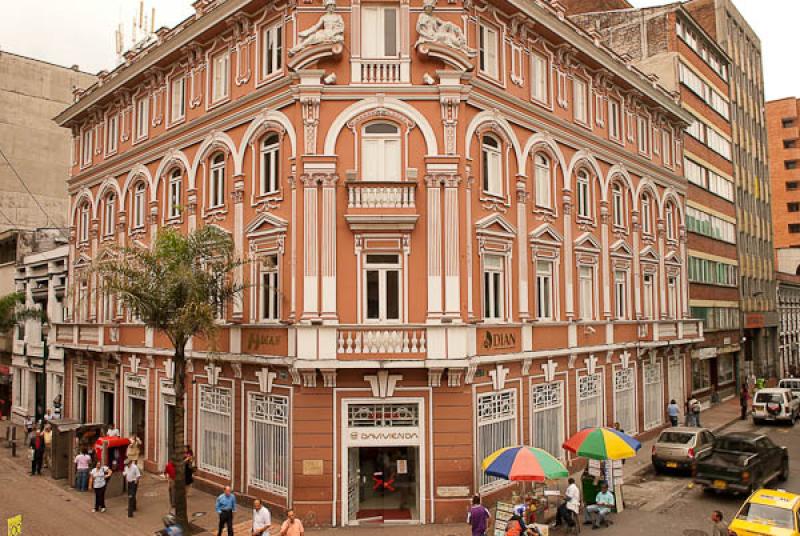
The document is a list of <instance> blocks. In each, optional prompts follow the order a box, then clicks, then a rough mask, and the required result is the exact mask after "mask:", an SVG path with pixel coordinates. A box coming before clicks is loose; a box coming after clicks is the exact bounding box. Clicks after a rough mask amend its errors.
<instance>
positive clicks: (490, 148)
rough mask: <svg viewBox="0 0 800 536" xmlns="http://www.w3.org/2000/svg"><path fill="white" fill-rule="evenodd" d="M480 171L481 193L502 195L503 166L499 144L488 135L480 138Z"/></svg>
mask: <svg viewBox="0 0 800 536" xmlns="http://www.w3.org/2000/svg"><path fill="white" fill-rule="evenodd" d="M481 160H482V162H481V166H482V168H481V171H482V175H483V191H484V192H486V193H488V194H492V195H503V166H502V159H501V158H500V142H499V141H498V140H497V138H495V137H494V136H489V135H488V134H487V135H485V136H483V137H482V138H481Z"/></svg>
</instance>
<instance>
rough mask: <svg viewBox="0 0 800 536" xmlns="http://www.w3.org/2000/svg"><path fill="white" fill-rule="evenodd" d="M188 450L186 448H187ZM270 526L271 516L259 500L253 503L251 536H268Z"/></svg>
mask: <svg viewBox="0 0 800 536" xmlns="http://www.w3.org/2000/svg"><path fill="white" fill-rule="evenodd" d="M187 448H188V447H187ZM271 526H272V515H271V514H270V513H269V510H268V509H267V507H266V506H264V505H263V504H262V503H261V500H260V499H256V500H255V501H253V536H262V535H264V534H266V535H267V536H269V528H270V527H271Z"/></svg>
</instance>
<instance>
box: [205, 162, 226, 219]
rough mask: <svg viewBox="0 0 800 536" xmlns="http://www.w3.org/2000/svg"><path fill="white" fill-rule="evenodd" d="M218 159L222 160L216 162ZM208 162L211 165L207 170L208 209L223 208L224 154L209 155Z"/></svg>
mask: <svg viewBox="0 0 800 536" xmlns="http://www.w3.org/2000/svg"><path fill="white" fill-rule="evenodd" d="M218 157H222V160H221V161H217V159H218ZM209 162H210V164H211V165H210V167H209V170H208V208H210V209H212V208H220V207H224V206H225V165H226V163H227V158H226V157H225V154H224V153H216V154H214V155H211V158H210V159H209Z"/></svg>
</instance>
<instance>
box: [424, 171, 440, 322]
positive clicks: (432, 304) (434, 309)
mask: <svg viewBox="0 0 800 536" xmlns="http://www.w3.org/2000/svg"><path fill="white" fill-rule="evenodd" d="M425 185H426V187H427V197H428V214H427V216H428V237H427V238H428V319H429V320H430V319H433V318H440V317H441V316H442V213H441V181H440V179H439V177H436V176H433V175H428V176H426V177H425Z"/></svg>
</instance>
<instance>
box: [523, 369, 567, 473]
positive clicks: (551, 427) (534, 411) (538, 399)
mask: <svg viewBox="0 0 800 536" xmlns="http://www.w3.org/2000/svg"><path fill="white" fill-rule="evenodd" d="M531 424H532V427H533V438H532V445H533V446H534V447H537V448H540V449H544V450H546V451H547V452H549V453H550V454H551V455H553V456H555V457H556V458H561V457H562V456H563V452H562V450H561V444H562V443H563V442H564V384H563V383H562V382H551V383H540V384H538V385H533V386H531Z"/></svg>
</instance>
